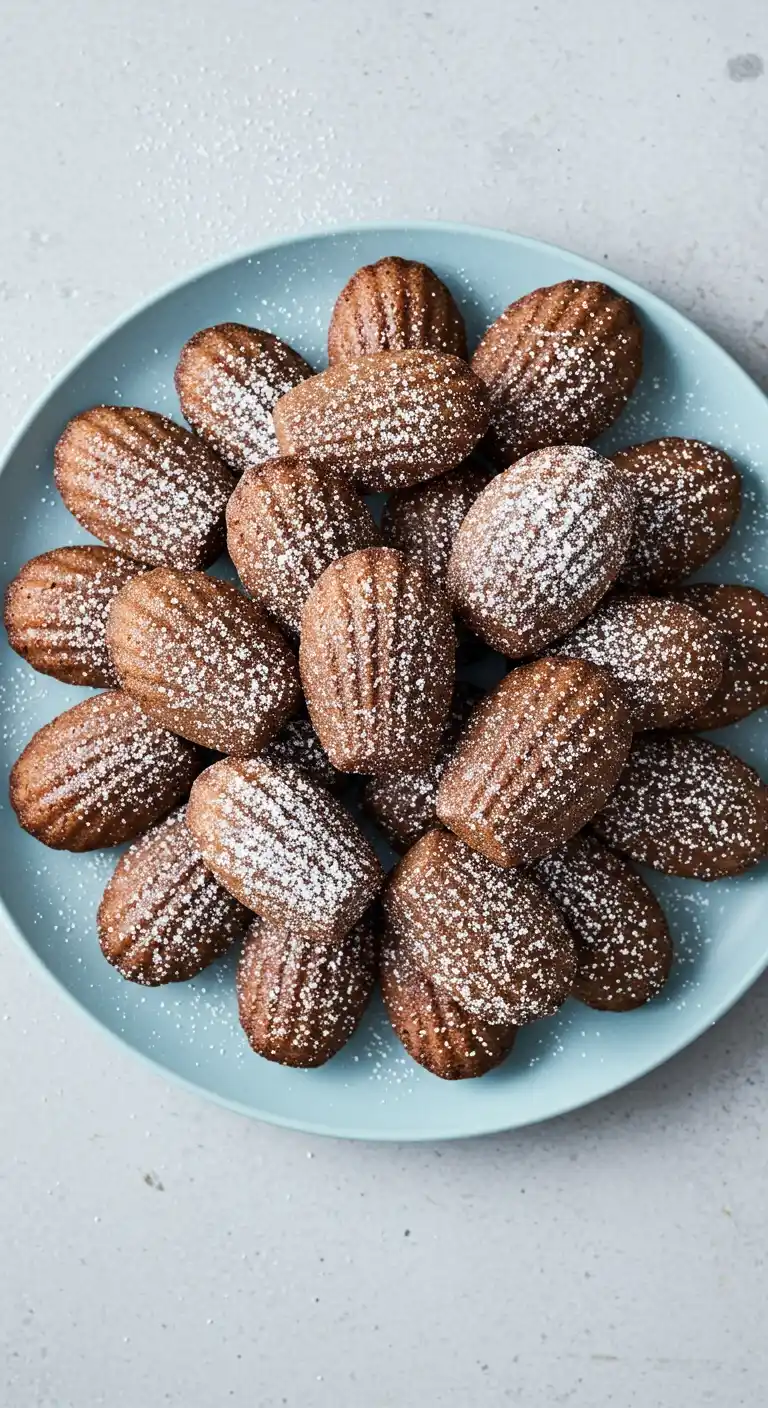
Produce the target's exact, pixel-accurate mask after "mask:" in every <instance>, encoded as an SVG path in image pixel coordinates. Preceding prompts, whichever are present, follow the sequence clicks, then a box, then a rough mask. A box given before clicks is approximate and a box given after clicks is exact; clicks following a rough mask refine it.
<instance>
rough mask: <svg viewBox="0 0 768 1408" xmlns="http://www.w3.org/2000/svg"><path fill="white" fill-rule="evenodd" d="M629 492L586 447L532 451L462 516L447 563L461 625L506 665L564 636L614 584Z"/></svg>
mask: <svg viewBox="0 0 768 1408" xmlns="http://www.w3.org/2000/svg"><path fill="white" fill-rule="evenodd" d="M633 509H634V500H633V495H632V490H631V489H630V488H629V487H628V485H627V483H626V481H625V480H624V479H623V478H622V476H621V475H620V474H619V473H618V472H617V470H616V469H615V467H614V466H613V465H612V464H611V462H610V460H607V459H604V458H603V456H602V455H598V454H597V453H596V452H595V451H594V450H589V449H586V448H584V447H583V446H559V447H558V446H556V447H554V448H551V449H547V450H538V451H537V452H536V453H535V454H532V455H528V456H527V457H526V458H525V459H523V460H520V461H519V462H518V463H517V464H514V465H512V466H511V467H510V468H509V469H507V470H505V472H504V473H503V474H498V475H497V476H496V478H495V479H492V480H491V483H490V484H489V485H488V487H487V488H486V489H484V490H483V492H482V493H481V494H480V496H479V498H477V499H476V500H475V502H474V504H473V505H472V507H471V508H470V510H469V512H468V513H467V516H466V518H465V519H464V521H463V523H462V525H461V527H460V528H459V531H458V533H457V534H456V538H455V541H454V545H453V551H452V553H451V558H450V562H449V565H448V593H449V596H450V597H451V598H452V600H453V602H454V605H455V606H456V608H457V610H458V612H459V614H460V615H461V617H462V619H463V620H464V621H466V623H467V625H468V626H469V627H470V629H471V630H473V631H476V632H477V634H478V635H479V636H481V637H482V639H483V640H484V641H486V642H487V644H488V645H491V646H493V648H494V649H495V650H500V651H502V653H504V654H506V655H508V656H509V657H510V658H511V659H516V658H519V657H521V656H525V655H532V654H534V653H535V652H536V651H539V650H541V649H543V647H544V646H546V645H547V644H548V643H549V642H550V641H552V640H555V639H557V637H558V636H561V635H564V634H565V632H566V631H568V630H570V629H571V627H572V626H575V625H576V624H577V622H578V621H581V620H582V619H583V618H584V617H585V616H588V615H589V613H590V611H592V609H593V608H594V607H595V606H596V605H597V603H598V601H599V600H600V598H601V597H603V596H604V595H605V593H606V592H607V591H608V588H609V587H610V586H611V585H612V583H613V582H614V581H615V580H616V577H617V575H618V573H619V571H620V569H621V565H622V563H623V561H624V558H625V556H626V552H627V548H628V546H629V539H630V535H631V532H632V517H633Z"/></svg>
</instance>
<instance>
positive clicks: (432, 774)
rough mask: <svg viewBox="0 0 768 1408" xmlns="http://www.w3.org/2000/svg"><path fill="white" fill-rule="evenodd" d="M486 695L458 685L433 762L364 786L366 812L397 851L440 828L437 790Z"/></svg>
mask: <svg viewBox="0 0 768 1408" xmlns="http://www.w3.org/2000/svg"><path fill="white" fill-rule="evenodd" d="M482 697H483V692H482V690H480V689H476V688H475V686H474V685H471V684H465V683H464V682H461V683H459V684H457V686H456V689H455V691H454V695H453V700H452V702H451V711H450V714H449V716H448V723H447V725H446V727H445V730H444V732H443V737H442V739H441V741H440V745H439V747H438V750H437V752H436V753H435V756H434V758H433V759H432V762H431V763H429V764H428V765H427V767H425V768H422V769H421V770H420V771H419V772H396V773H386V774H385V775H384V776H383V777H370V778H369V779H368V781H367V783H366V785H365V794H364V796H365V809H366V811H367V812H368V813H369V815H370V816H372V817H373V819H374V821H375V822H376V825H377V826H378V827H379V829H380V830H381V831H383V832H384V835H385V836H386V838H387V840H388V841H389V843H390V845H391V846H394V848H395V850H400V851H407V850H408V848H409V847H410V846H414V845H415V844H416V842H417V841H418V840H419V838H420V837H421V836H423V835H424V833H425V832H427V831H431V830H432V828H433V827H435V826H437V825H438V821H437V811H436V807H437V789H438V787H439V786H440V778H441V777H442V775H443V771H444V769H445V765H446V763H447V761H448V759H449V758H450V756H451V754H452V752H453V749H454V747H455V745H456V740H457V739H458V737H459V735H460V733H461V731H462V729H463V728H464V725H465V724H466V722H467V720H468V719H469V716H470V714H471V713H472V710H473V709H474V707H475V705H476V704H479V702H480V700H481V699H482Z"/></svg>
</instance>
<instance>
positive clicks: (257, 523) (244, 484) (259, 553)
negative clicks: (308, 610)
mask: <svg viewBox="0 0 768 1408" xmlns="http://www.w3.org/2000/svg"><path fill="white" fill-rule="evenodd" d="M379 541H380V539H379V530H378V528H377V527H376V524H375V523H374V521H373V518H372V516H371V513H370V510H369V509H368V507H367V506H366V504H364V503H363V500H362V499H361V498H360V495H359V494H358V493H357V492H356V491H355V489H354V487H353V486H352V485H351V484H350V483H348V481H347V480H346V479H343V478H342V477H341V475H340V474H337V473H336V472H335V471H334V470H330V469H324V470H323V471H322V472H321V471H319V470H318V469H317V468H316V467H315V465H313V464H312V463H311V462H310V461H309V460H307V459H300V458H297V457H296V456H288V457H286V458H281V459H275V460H272V461H271V462H268V463H267V464H260V465H257V466H256V467H255V468H253V469H249V470H248V472H247V473H246V474H244V475H243V477H242V479H241V480H240V483H239V484H238V486H237V488H236V490H235V492H234V494H233V495H232V498H231V499H230V501H229V503H228V505H227V547H228V548H229V555H230V557H231V558H232V561H233V562H234V564H235V567H236V568H237V571H238V574H239V576H240V580H241V582H242V583H243V586H244V587H245V589H246V591H247V592H249V593H250V595H251V596H252V597H255V599H256V600H257V601H260V602H262V603H263V605H264V606H265V607H266V608H267V610H268V611H269V613H270V615H271V616H274V618H275V620H276V621H277V622H278V623H279V624H280V625H281V626H282V627H283V629H284V630H286V631H288V632H290V633H291V634H292V635H294V636H296V635H298V633H299V628H300V625H301V612H302V607H303V606H304V602H305V601H306V599H307V597H308V596H309V593H310V592H311V590H312V588H313V586H314V585H315V582H316V581H317V579H318V577H319V576H320V575H321V573H322V572H324V571H325V569H326V567H329V566H330V564H331V563H332V562H335V561H336V560H337V558H339V557H345V556H346V555H347V553H350V552H357V551H358V549H359V548H368V547H373V546H374V544H376V543H378V542H379Z"/></svg>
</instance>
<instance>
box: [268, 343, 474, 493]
mask: <svg viewBox="0 0 768 1408" xmlns="http://www.w3.org/2000/svg"><path fill="white" fill-rule="evenodd" d="M274 421H275V430H276V431H277V443H278V445H279V447H280V453H281V455H301V456H308V457H309V458H310V459H311V460H312V461H313V462H314V463H315V464H316V466H317V468H318V469H320V470H324V469H326V468H329V469H335V470H337V471H338V472H339V474H342V475H344V477H345V478H346V479H348V480H349V481H350V483H355V484H362V485H364V486H365V488H366V489H370V490H371V491H378V490H380V489H403V488H407V487H408V485H410V484H420V483H422V482H423V481H424V480H426V479H434V478H435V477H436V476H437V475H438V474H444V473H445V472H446V470H449V469H455V467H456V465H457V464H460V463H461V461H462V460H465V459H466V458H467V455H468V454H469V452H470V450H472V449H473V448H474V446H475V445H476V444H477V442H478V440H480V438H481V437H482V436H483V435H484V434H485V431H486V429H487V428H488V404H487V393H486V390H485V387H484V386H483V383H482V382H481V381H480V380H479V378H478V377H476V376H475V374H474V372H471V371H470V369H469V367H468V366H467V364H466V362H462V361H460V359H459V358H458V357H449V356H446V355H445V354H443V353H441V352H418V351H409V352H373V353H371V354H370V356H366V357H358V358H356V359H355V360H354V361H352V362H343V363H340V364H339V365H338V366H335V367H329V368H328V370H327V371H325V372H322V373H321V374H320V376H313V377H311V378H310V379H309V381H304V382H302V383H301V385H300V386H296V387H294V389H293V391H289V392H288V393H287V395H285V396H281V398H280V400H279V401H278V403H277V405H276V406H275V409H274Z"/></svg>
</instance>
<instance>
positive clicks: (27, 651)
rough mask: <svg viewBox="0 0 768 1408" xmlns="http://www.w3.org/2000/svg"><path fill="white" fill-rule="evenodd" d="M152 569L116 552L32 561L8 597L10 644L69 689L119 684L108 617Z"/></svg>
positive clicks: (77, 552) (85, 550)
mask: <svg viewBox="0 0 768 1408" xmlns="http://www.w3.org/2000/svg"><path fill="white" fill-rule="evenodd" d="M145 570H146V569H145V568H144V567H143V566H142V564H141V563H140V562H135V561H134V559H133V558H130V557H123V556H122V554H121V553H118V552H114V551H113V550H112V549H111V548H100V547H90V546H80V547H71V548H54V549H53V550H52V551H51V552H44V553H42V554H41V556H40V557H33V558H32V559H31V561H29V562H26V563H25V564H24V566H23V567H22V569H21V571H20V572H18V573H17V575H16V576H15V577H14V579H13V581H12V582H10V583H9V585H8V588H7V590H6V594H5V629H6V632H7V634H8V643H9V645H11V647H12V648H13V649H14V650H15V651H16V652H17V653H18V654H19V655H21V656H22V657H23V658H24V659H25V660H26V661H27V663H28V664H30V665H31V666H32V667H33V669H35V670H39V671H40V673H41V674H43V675H53V677H54V679H57V680H62V681H63V682H64V684H78V685H90V686H92V687H93V688H94V689H102V688H105V689H109V688H110V687H111V686H113V685H116V684H117V682H118V681H117V675H116V673H115V669H114V666H113V664H112V661H111V660H110V658H109V654H108V652H107V640H106V629H107V615H108V613H109V608H110V605H111V603H112V601H113V600H114V598H115V596H116V595H117V593H118V592H119V591H120V588H121V587H124V586H125V584H126V583H127V582H130V581H131V579H132V578H133V577H136V576H137V575H138V574H139V573H140V572H144V571H145Z"/></svg>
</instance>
